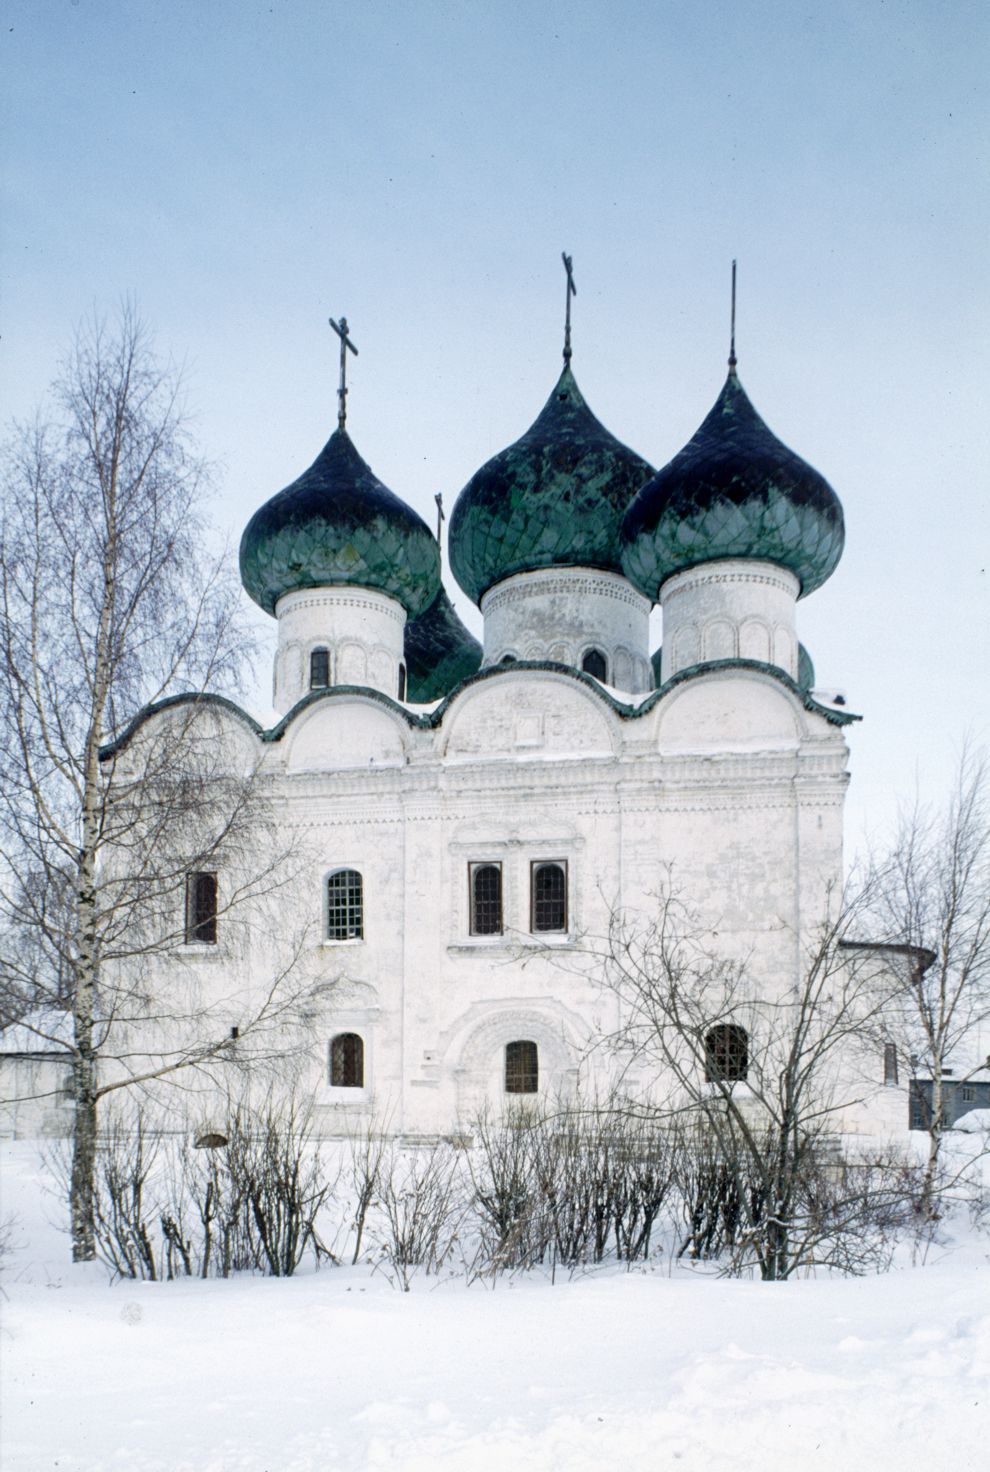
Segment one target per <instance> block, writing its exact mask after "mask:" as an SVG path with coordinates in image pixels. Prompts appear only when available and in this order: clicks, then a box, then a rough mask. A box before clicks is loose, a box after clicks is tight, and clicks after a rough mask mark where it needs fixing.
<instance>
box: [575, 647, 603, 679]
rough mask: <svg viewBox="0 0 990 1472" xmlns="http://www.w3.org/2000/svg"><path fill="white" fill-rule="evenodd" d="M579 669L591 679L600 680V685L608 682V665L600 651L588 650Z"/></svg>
mask: <svg viewBox="0 0 990 1472" xmlns="http://www.w3.org/2000/svg"><path fill="white" fill-rule="evenodd" d="M581 668H582V669H583V670H584V673H585V674H586V675H591V677H592V679H595V680H601V682H602V684H606V683H607V682H608V664H607V662H606V660H605V656H604V654H603V653H602V651H601V650H600V649H589V650H588V652H587V653H586V654H585V656H584V658H583V659H582V661H581Z"/></svg>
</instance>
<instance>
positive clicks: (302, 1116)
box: [226, 1099, 337, 1278]
mask: <svg viewBox="0 0 990 1472" xmlns="http://www.w3.org/2000/svg"><path fill="white" fill-rule="evenodd" d="M247 1124H248V1128H245V1120H244V1118H243V1117H239V1118H237V1119H235V1121H233V1125H232V1129H231V1131H230V1133H229V1134H228V1137H227V1138H228V1145H227V1147H226V1149H227V1160H226V1164H227V1169H228V1171H229V1172H230V1174H231V1178H232V1183H233V1194H234V1195H235V1196H238V1197H240V1199H241V1201H242V1203H243V1204H242V1211H243V1213H244V1226H245V1230H246V1232H247V1233H248V1235H249V1236H250V1235H251V1234H252V1233H253V1240H254V1244H255V1246H254V1257H255V1263H256V1265H257V1266H258V1267H260V1268H262V1269H263V1270H264V1271H266V1272H267V1273H269V1274H270V1275H271V1276H272V1277H273V1278H288V1277H291V1276H292V1274H293V1273H294V1272H295V1270H296V1268H297V1267H298V1266H299V1264H300V1262H301V1261H302V1258H303V1255H304V1253H305V1252H306V1249H307V1247H309V1248H311V1249H312V1251H313V1254H314V1256H315V1258H316V1261H317V1263H319V1262H320V1260H321V1259H322V1258H328V1259H330V1258H332V1257H333V1254H332V1252H331V1251H330V1249H329V1248H328V1247H327V1246H326V1245H325V1243H324V1242H323V1240H322V1239H321V1237H320V1234H319V1231H318V1229H317V1219H318V1217H319V1215H320V1213H321V1211H322V1210H323V1207H324V1206H325V1205H326V1203H327V1202H328V1200H329V1199H330V1198H331V1197H332V1195H333V1192H334V1190H335V1188H336V1185H337V1178H336V1177H335V1178H334V1179H332V1180H331V1179H328V1177H327V1175H326V1173H325V1171H324V1167H323V1161H322V1158H321V1156H320V1152H319V1150H318V1149H317V1148H315V1146H314V1145H313V1141H312V1130H311V1125H310V1119H309V1116H308V1114H307V1113H306V1112H305V1111H301V1110H300V1109H299V1107H298V1106H297V1105H296V1103H295V1102H294V1100H291V1099H290V1100H289V1101H288V1102H287V1103H285V1104H284V1105H278V1104H270V1105H269V1106H268V1107H267V1108H266V1110H265V1111H264V1113H262V1114H260V1115H257V1116H254V1117H253V1118H251V1117H250V1116H248V1118H247ZM231 1139H233V1140H234V1141H235V1142H236V1143H235V1149H234V1150H231V1147H230V1141H231Z"/></svg>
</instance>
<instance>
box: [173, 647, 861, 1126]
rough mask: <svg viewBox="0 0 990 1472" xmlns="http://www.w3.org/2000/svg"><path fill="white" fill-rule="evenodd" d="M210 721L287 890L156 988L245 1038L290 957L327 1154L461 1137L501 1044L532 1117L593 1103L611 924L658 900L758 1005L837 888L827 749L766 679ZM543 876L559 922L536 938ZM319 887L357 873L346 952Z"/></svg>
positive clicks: (324, 704)
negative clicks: (242, 1021)
mask: <svg viewBox="0 0 990 1472" xmlns="http://www.w3.org/2000/svg"><path fill="white" fill-rule="evenodd" d="M225 719H229V720H230V724H231V731H230V741H231V742H232V743H242V744H243V743H244V742H245V741H249V742H252V743H254V744H255V747H256V754H257V755H258V756H260V757H261V759H262V763H263V765H262V777H263V780H264V781H265V782H266V784H267V785H268V790H269V792H270V795H271V799H272V803H273V811H274V812H275V813H276V814H277V815H278V826H277V829H276V830H273V831H272V833H271V835H270V838H269V841H270V843H271V844H272V845H273V847H279V848H281V849H283V850H284V851H285V852H286V853H288V854H290V855H291V856H292V859H293V862H294V863H295V864H296V866H297V870H298V872H296V873H295V874H294V877H293V879H292V882H291V884H290V885H288V886H286V887H284V888H283V889H281V890H280V891H279V892H278V893H277V894H276V895H274V896H271V897H269V899H268V900H267V901H266V903H267V904H268V906H269V912H270V918H269V919H268V920H267V921H266V922H265V923H264V926H263V932H264V933H263V935H262V937H261V939H260V941H259V942H257V943H255V942H253V941H252V942H248V941H247V940H245V932H244V931H243V930H242V929H239V928H238V924H237V920H236V916H235V915H233V914H232V915H231V916H230V917H227V916H226V915H222V916H221V918H220V922H219V927H218V936H217V943H216V945H213V946H182V947H179V948H178V951H179V952H181V953H182V954H181V956H180V955H178V954H177V956H176V958H175V967H174V968H173V970H175V975H172V974H171V973H168V974H166V971H163V974H162V984H163V985H166V986H170V987H174V986H175V985H176V984H177V978H178V980H179V981H180V982H181V985H182V987H183V989H184V992H183V994H184V995H188V997H189V998H190V999H195V996H196V988H197V987H200V988H202V995H203V996H204V997H206V996H207V995H215V996H222V997H224V998H228V999H230V1005H231V1006H232V1007H233V1008H234V1009H235V1011H236V1007H237V1005H238V1000H240V1003H241V1005H242V1006H243V1009H244V1014H245V1016H247V1015H248V1013H249V1012H250V1010H251V1008H252V1006H254V1005H256V1004H257V1001H258V999H259V998H261V997H263V996H264V995H265V988H266V987H267V986H270V984H271V978H272V976H273V975H274V974H276V973H277V971H278V968H279V966H280V965H283V964H284V963H285V962H286V960H287V959H288V958H289V957H290V955H291V952H292V947H293V945H294V944H295V943H296V942H297V941H298V938H299V937H304V942H303V947H302V951H301V952H300V954H299V956H298V958H297V960H296V961H295V962H294V963H293V964H294V966H295V968H296V970H295V973H294V974H296V975H297V976H298V979H299V984H300V988H301V990H302V991H303V992H304V993H305V995H306V997H307V998H308V999H309V1000H308V1001H307V1006H308V1007H309V1015H310V1021H309V1023H308V1024H307V1034H306V1041H307V1043H308V1046H309V1059H310V1061H309V1062H308V1064H307V1071H306V1073H305V1084H306V1088H307V1090H308V1091H309V1092H310V1094H311V1096H312V1099H313V1101H314V1104H315V1107H316V1111H317V1118H318V1121H319V1127H320V1129H322V1130H323V1131H325V1132H326V1133H327V1134H339V1133H345V1132H347V1131H348V1130H352V1129H353V1128H355V1127H356V1126H360V1125H362V1124H364V1123H365V1122H367V1121H368V1120H369V1119H370V1118H372V1116H375V1117H377V1118H378V1119H380V1120H387V1121H388V1122H389V1124H390V1127H391V1128H392V1129H394V1130H396V1131H398V1132H401V1133H405V1134H411V1135H417V1134H431V1133H437V1132H450V1131H452V1130H462V1131H468V1130H469V1129H470V1124H471V1120H472V1118H473V1117H474V1116H475V1115H476V1114H477V1112H478V1111H479V1109H481V1108H483V1107H484V1106H485V1104H486V1103H487V1104H489V1105H491V1106H492V1107H494V1108H496V1109H500V1108H501V1107H503V1106H504V1104H505V1102H506V1099H507V1095H506V1092H505V1066H506V1047H507V1045H508V1044H510V1043H514V1042H519V1041H524V1042H527V1043H532V1044H535V1047H536V1055H535V1056H536V1057H537V1058H538V1065H539V1070H538V1077H539V1081H538V1095H539V1097H542V1098H544V1099H552V1098H556V1097H564V1098H566V1097H573V1096H574V1095H575V1093H576V1092H577V1091H578V1089H579V1088H580V1089H581V1091H582V1095H583V1096H585V1097H586V1096H587V1094H588V1093H589V1092H591V1093H593V1092H595V1090H596V1089H597V1090H598V1091H599V1092H600V1093H601V1092H604V1090H605V1088H606V1087H607V1082H608V1079H609V1077H610V1076H611V1075H612V1074H613V1073H614V1071H615V1069H616V1067H617V1063H616V1057H615V1055H614V1053H613V1052H612V1051H611V1049H610V1047H609V1046H608V1040H609V1039H610V1038H614V1036H615V1034H616V1033H617V1031H618V1030H619V1029H620V1028H621V1023H622V1018H621V1015H620V1009H619V1004H618V1001H617V999H616V996H615V994H614V993H613V992H612V991H610V990H609V989H608V987H607V986H604V985H603V966H602V961H601V948H602V938H603V937H604V936H605V935H606V934H607V932H608V927H609V923H610V920H611V919H612V918H613V917H614V916H615V915H616V914H617V913H618V912H620V911H622V912H624V913H625V914H626V915H627V917H628V918H629V920H630V923H631V924H632V925H633V926H634V927H639V928H640V929H641V930H642V931H643V933H645V929H646V927H647V926H648V925H649V924H650V923H651V921H652V919H653V918H655V916H656V913H657V902H658V896H660V895H661V894H662V893H663V892H664V891H665V890H668V889H671V888H672V889H673V890H674V891H676V893H677V894H678V895H679V896H680V897H681V898H682V899H683V901H684V903H685V905H686V907H687V908H688V910H689V911H690V913H692V914H693V915H694V916H696V918H697V921H698V924H699V925H701V926H703V927H704V928H705V929H706V930H708V931H711V932H712V933H714V934H717V936H718V944H719V946H721V947H722V948H723V949H724V954H725V956H726V957H727V958H729V959H735V960H737V961H739V962H740V963H742V964H743V965H744V966H745V969H746V973H747V977H748V979H749V982H750V983H751V985H752V987H753V991H754V995H755V996H758V997H761V998H764V999H773V998H777V997H782V996H784V995H786V993H787V991H788V989H789V988H790V987H792V986H793V984H794V981H795V978H796V976H797V975H798V974H799V972H800V968H801V966H802V964H803V960H802V946H803V945H804V944H805V943H806V942H807V940H808V937H809V935H810V933H811V931H812V930H813V929H814V927H816V926H817V924H818V922H819V920H820V917H821V914H822V909H823V906H824V904H825V902H826V899H827V895H828V889H829V886H830V885H832V886H834V885H836V884H837V883H838V881H839V878H840V876H841V872H842V850H841V832H842V826H841V824H842V801H843V794H844V790H845V784H846V756H847V751H846V746H845V742H844V740H843V738H842V734H841V731H840V730H839V729H838V728H837V727H836V726H834V725H830V724H829V723H828V722H827V721H826V720H825V718H824V716H822V715H819V714H816V713H814V712H810V711H808V710H806V709H805V708H804V706H803V704H802V703H801V701H800V700H799V699H798V698H797V697H796V696H795V695H794V694H793V693H792V692H791V691H789V690H788V689H787V688H786V687H784V686H783V685H782V684H781V683H780V682H779V681H778V680H776V679H774V678H773V677H772V676H771V675H769V674H767V675H763V674H759V673H756V672H754V671H752V670H744V669H736V670H732V669H720V670H717V671H712V672H710V673H708V674H700V675H698V676H697V677H696V678H694V679H692V680H690V681H688V682H686V683H685V684H684V685H683V686H679V687H675V689H674V690H672V691H671V692H670V693H669V694H668V695H666V696H665V697H664V698H663V699H661V700H659V701H656V702H654V703H653V704H652V705H651V706H649V708H644V710H643V712H642V713H641V714H640V715H637V716H628V715H622V714H620V712H618V711H617V710H616V709H615V708H614V707H613V706H612V705H611V704H610V702H609V701H608V700H607V698H606V697H605V696H604V695H603V694H601V693H600V692H598V691H597V690H596V689H595V688H594V687H591V686H589V685H588V684H587V683H585V682H583V681H579V680H576V679H575V678H574V677H573V676H571V675H568V674H565V673H560V674H554V673H550V672H546V671H540V670H526V669H513V668H512V667H505V668H502V669H499V670H497V671H493V672H492V673H491V674H490V676H489V677H488V678H482V679H480V680H476V681H473V682H471V683H470V684H468V685H467V686H465V687H464V688H463V689H462V690H461V691H460V692H459V693H458V694H457V695H456V696H455V697H454V698H453V700H452V701H451V703H450V705H449V707H447V708H446V709H445V711H444V714H443V718H442V721H440V723H439V724H438V725H437V726H436V727H427V726H424V725H416V724H413V725H410V723H409V721H407V720H406V718H405V716H404V715H403V713H402V711H401V710H399V709H393V708H390V707H388V706H386V705H384V704H382V703H381V702H380V701H377V700H375V699H374V698H373V697H372V696H370V695H367V696H363V695H361V694H360V693H358V692H347V693H339V692H335V691H333V690H330V691H328V692H327V693H326V694H325V695H324V696H323V697H322V698H320V699H318V700H315V701H312V702H310V703H308V704H307V705H306V706H305V707H303V708H302V709H301V710H300V711H299V713H298V714H297V715H296V717H295V718H294V719H293V720H292V722H291V723H290V724H289V726H288V727H287V729H286V730H285V731H284V732H282V733H281V735H280V736H279V738H278V739H276V740H272V741H269V742H267V743H264V744H259V743H257V738H255V737H253V736H251V735H250V733H249V731H248V728H247V727H245V726H244V725H243V723H235V722H234V721H233V718H225ZM235 725H236V730H235ZM241 761H242V755H241V756H239V757H238V764H240V763H241ZM263 857H264V856H263V855H261V854H259V855H258V860H259V862H261V861H262V859H263ZM546 865H549V866H552V867H553V868H554V869H555V870H556V871H558V873H560V874H562V875H563V879H564V897H565V907H566V918H565V919H564V920H563V922H562V924H561V925H560V926H559V927H557V928H554V929H552V930H549V931H546V930H544V931H541V930H540V929H539V928H538V926H537V921H536V912H535V909H534V880H535V876H536V874H537V873H538V872H539V871H540V866H546ZM479 866H482V867H485V868H487V869H488V870H493V871H497V874H498V876H499V888H500V891H501V895H500V898H501V912H500V921H501V924H500V927H498V928H497V929H496V930H491V931H488V932H487V933H485V927H483V926H482V927H479V926H478V925H477V924H475V923H473V922H474V921H475V920H476V919H477V915H476V914H475V912H474V911H473V908H472V885H473V883H474V878H473V876H474V875H475V874H476V871H477V869H478V867H479ZM341 875H352V876H359V885H360V905H361V914H360V924H359V925H357V926H354V927H353V930H354V932H355V933H341V931H340V928H339V927H338V930H337V933H336V934H335V933H334V926H333V924H332V923H331V904H332V901H331V894H330V888H331V881H334V876H341ZM245 877H246V876H245V875H240V876H234V875H231V876H230V877H229V879H226V878H224V876H221V884H222V885H227V886H228V888H231V889H232V888H234V887H236V882H237V881H238V880H240V881H243V880H244V878H245ZM334 882H339V881H334ZM345 932H346V927H345ZM479 932H480V933H479ZM176 968H179V969H176ZM192 1010H193V1009H192V1007H191V1005H190V1011H192ZM235 1011H232V1012H231V1016H230V1021H231V1024H232V1025H237V1018H236V1016H235ZM344 1036H356V1037H358V1038H360V1040H361V1045H362V1052H363V1059H362V1069H361V1077H360V1080H359V1081H358V1082H355V1081H354V1080H353V1079H350V1080H347V1081H341V1080H338V1081H335V1080H334V1078H333V1076H332V1069H331V1053H332V1046H333V1040H334V1038H340V1037H344ZM300 1056H302V1054H301V1053H300ZM625 1063H626V1064H628V1059H626V1060H625ZM630 1081H635V1082H638V1083H639V1084H640V1085H641V1086H643V1087H649V1086H650V1085H651V1083H655V1080H650V1079H649V1078H646V1077H639V1078H637V1076H636V1074H635V1070H634V1071H633V1074H632V1075H631V1077H630ZM520 1097H521V1098H522V1100H523V1102H525V1098H526V1096H520Z"/></svg>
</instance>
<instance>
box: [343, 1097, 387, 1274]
mask: <svg viewBox="0 0 990 1472" xmlns="http://www.w3.org/2000/svg"><path fill="white" fill-rule="evenodd" d="M348 1144H349V1146H350V1180H351V1189H352V1191H353V1195H354V1255H353V1257H352V1258H351V1262H352V1264H353V1263H356V1262H358V1261H359V1259H360V1257H361V1247H362V1245H363V1242H364V1229H365V1226H366V1224H367V1220H368V1212H369V1210H370V1209H371V1206H372V1203H373V1201H374V1200H375V1196H376V1194H377V1193H378V1190H379V1184H380V1181H381V1175H382V1168H383V1166H384V1165H385V1162H386V1159H387V1158H389V1143H388V1134H387V1124H383V1123H379V1122H378V1121H376V1120H374V1119H372V1120H370V1121H369V1122H368V1127H367V1129H366V1130H364V1131H363V1132H362V1133H360V1134H356V1135H352V1136H351V1137H350V1139H349V1141H348Z"/></svg>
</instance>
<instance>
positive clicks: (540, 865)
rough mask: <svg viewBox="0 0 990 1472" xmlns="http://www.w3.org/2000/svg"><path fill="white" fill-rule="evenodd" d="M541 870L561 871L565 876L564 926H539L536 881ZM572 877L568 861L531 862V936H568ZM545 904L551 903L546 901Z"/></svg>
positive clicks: (532, 860)
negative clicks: (537, 921) (569, 872)
mask: <svg viewBox="0 0 990 1472" xmlns="http://www.w3.org/2000/svg"><path fill="white" fill-rule="evenodd" d="M541 869H559V870H560V871H561V873H562V875H563V881H564V894H563V924H562V925H537V923H536V920H537V904H538V901H537V896H536V880H537V875H538V873H539V871H540V870H541ZM569 880H570V875H569V874H568V869H567V860H566V859H530V861H529V932H530V934H531V935H566V934H567V932H568V927H569V925H570V918H571V917H570V903H569V901H570V889H569ZM542 903H544V904H549V903H551V901H548V900H544V901H542Z"/></svg>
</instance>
